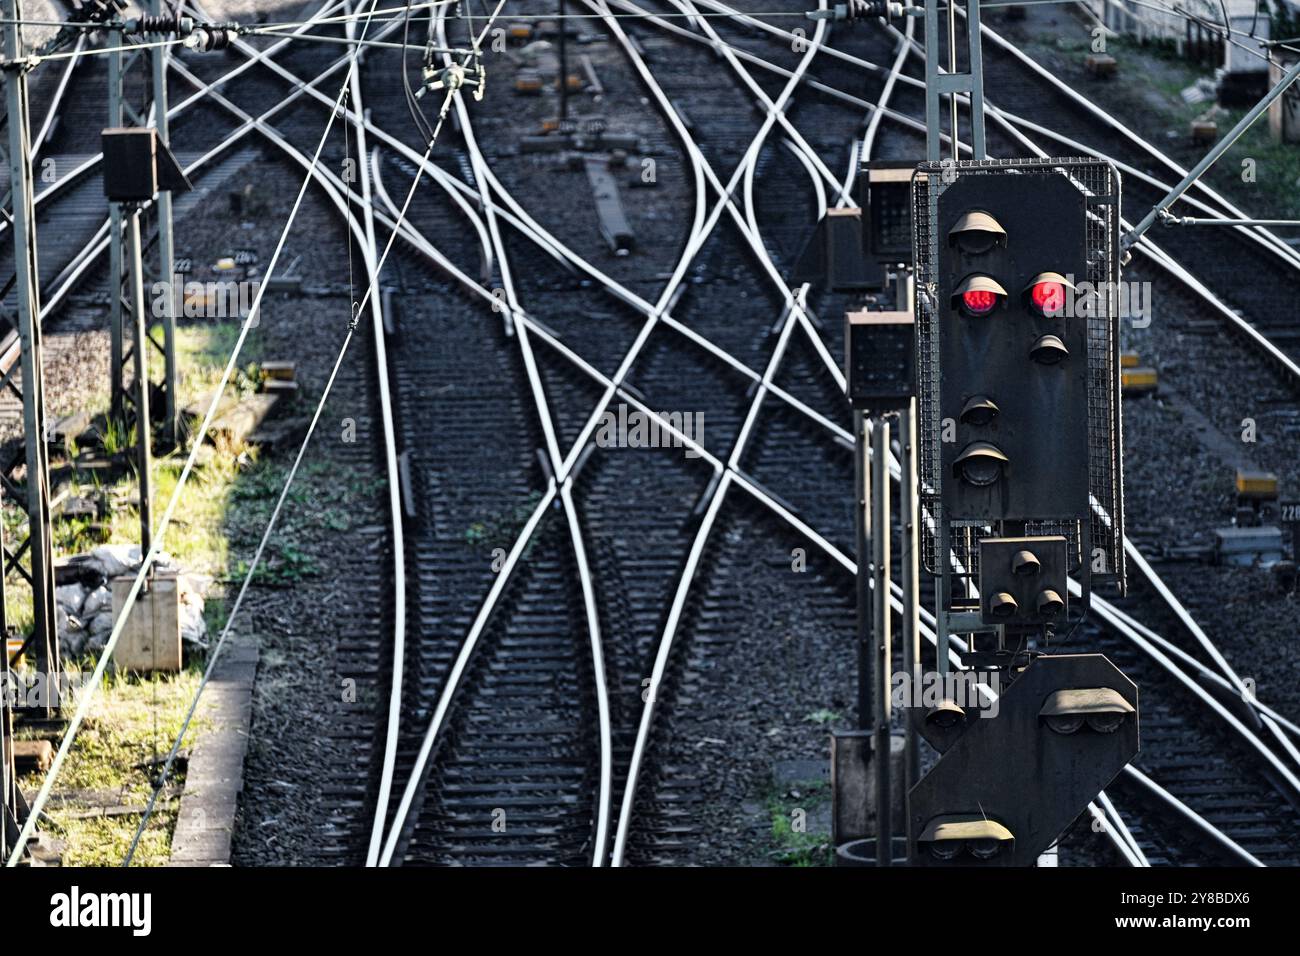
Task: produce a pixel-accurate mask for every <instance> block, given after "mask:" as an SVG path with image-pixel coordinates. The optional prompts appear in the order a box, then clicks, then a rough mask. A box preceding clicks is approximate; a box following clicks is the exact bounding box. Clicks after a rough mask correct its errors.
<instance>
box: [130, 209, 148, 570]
mask: <svg viewBox="0 0 1300 956" xmlns="http://www.w3.org/2000/svg"><path fill="white" fill-rule="evenodd" d="M140 216H141V210H140V206H139V205H133V206H131V207H130V211H129V212H128V213H127V217H128V218H127V232H128V234H129V235H130V251H129V254H128V260H129V263H130V269H131V275H130V283H131V311H132V312H133V313H134V318H135V321H134V323H132V328H131V334H132V342H131V351H132V352H133V353H135V355H134V358H135V362H134V364H135V427H136V435H135V440H136V446H137V452H138V454H137V457H136V467H137V468H139V470H140V554H141V556H142V557H143V556H144V555H145V554H148V553H149V548H150V546H151V545H152V544H153V521H152V509H151V507H150V501H151V497H152V482H151V481H150V475H151V473H152V471H153V449H152V448H151V447H150V446H151V445H152V435H151V428H150V420H149V353H148V352H146V351H145V339H146V337H147V332H146V330H145V317H144V316H145V305H144V263H143V262H142V261H141V250H140Z"/></svg>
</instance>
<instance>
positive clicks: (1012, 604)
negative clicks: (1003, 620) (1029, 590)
mask: <svg viewBox="0 0 1300 956" xmlns="http://www.w3.org/2000/svg"><path fill="white" fill-rule="evenodd" d="M1018 610H1020V605H1019V604H1017V603H1016V599H1015V598H1013V597H1012V596H1011V595H1010V594H1008V593H1007V592H1006V591H999V592H998V593H997V594H995V595H993V598H992V599H991V600H990V601H989V613H990V614H992V615H993V616H994V617H1015V616H1016V611H1018Z"/></svg>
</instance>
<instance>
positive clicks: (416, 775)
mask: <svg viewBox="0 0 1300 956" xmlns="http://www.w3.org/2000/svg"><path fill="white" fill-rule="evenodd" d="M499 9H500V7H498V10H499ZM435 22H436V24H437V31H438V37H439V40H440V42H442V43H443V44H444V45H446V43H447V38H446V17H445V14H444V12H443V11H442V10H439V11H438V14H437V18H436V21H435ZM443 58H444V63H445V64H447V65H450V64H451V62H452V60H451V58H450V55H449V54H443ZM453 107H454V108H455V110H456V115H457V117H458V120H459V126H460V132H461V136H462V138H463V140H464V143H465V148H466V151H467V152H468V154H469V157H470V162H471V166H472V168H473V170H474V178H475V180H476V181H477V182H478V183H479V199H480V208H481V209H482V211H483V214H484V217H485V219H486V226H487V231H488V235H489V237H490V239H491V242H492V244H493V247H494V255H495V259H496V262H497V265H498V269H499V274H500V276H501V284H502V287H503V289H504V292H505V297H506V303H505V304H506V306H507V307H508V308H509V309H510V311H511V313H514V312H516V311H518V310H519V299H518V294H517V292H516V290H515V287H514V282H513V279H512V275H511V271H510V263H509V259H508V258H507V256H506V254H505V247H504V244H503V243H502V240H501V234H500V227H499V225H498V222H497V219H496V207H495V204H494V202H493V200H492V197H491V193H490V187H489V186H487V185H486V183H485V182H484V177H483V176H482V174H481V171H482V168H483V167H484V166H485V165H486V160H485V158H484V156H483V154H482V151H481V150H480V149H479V146H478V143H477V140H476V138H475V136H474V131H473V126H472V124H471V122H470V118H469V112H468V110H467V109H466V107H465V102H464V99H463V98H462V97H457V98H456V99H455V101H454V103H453ZM514 331H515V338H516V341H517V343H518V347H519V351H520V357H521V360H522V362H523V364H524V368H525V371H526V374H527V376H528V380H529V385H530V387H531V389H532V392H533V401H534V407H535V411H536V413H537V416H538V420H539V424H540V425H541V428H542V431H543V434H544V436H545V439H546V446H547V455H548V457H549V460H550V471H551V476H552V477H551V478H550V484H549V489H550V491H549V496H550V497H551V498H554V496H555V491H556V486H557V478H558V481H559V488H560V491H561V503H562V504H565V506H566V507H565V511H566V515H567V519H568V526H569V532H570V540H571V544H572V546H573V549H574V557H575V563H576V565H577V568H578V575H579V580H580V583H581V588H582V594H583V604H584V607H585V609H586V618H587V629H588V641H589V643H590V647H591V652H592V672H593V676H595V675H599V681H598V685H597V687H596V698H597V723H598V732H597V737H598V743H597V746H598V754H597V756H598V761H599V764H600V768H601V771H600V777H599V784H598V789H599V793H598V798H597V800H598V805H597V813H596V816H597V819H596V838H595V840H594V841H593V843H594V846H593V855H592V865H593V866H602V865H603V864H604V852H605V842H606V839H607V833H608V819H609V806H610V802H611V800H612V788H613V776H612V770H611V767H612V730H611V726H610V717H609V704H608V689H607V687H606V686H605V684H604V673H605V670H604V657H603V650H602V646H601V639H600V628H599V615H598V611H597V609H596V604H595V588H594V586H593V584H592V581H591V573H590V569H589V567H588V565H587V561H586V552H585V549H584V547H583V543H582V528H581V524H580V522H579V520H578V515H577V511H576V509H574V508H573V507H571V505H572V498H571V490H570V484H571V477H572V476H571V475H567V474H564V473H563V472H562V464H563V462H562V458H561V454H560V449H559V443H558V440H557V438H556V436H555V430H554V421H553V419H552V417H551V413H550V407H549V403H548V401H547V398H546V393H545V390H544V389H543V387H542V384H541V378H540V373H539V372H538V369H537V365H536V360H535V357H534V355H533V351H532V345H531V343H530V341H529V337H528V330H527V327H526V326H517V327H516V328H515V330H514ZM532 527H536V524H533V525H532ZM502 574H503V575H504V570H503V572H502ZM494 584H495V582H494ZM500 593H501V592H500V591H499V590H494V591H493V592H491V594H490V595H489V599H488V602H487V604H485V606H484V610H486V611H488V612H489V613H490V611H491V609H492V607H493V606H494V605H495V603H496V601H495V598H494V597H492V596H491V595H492V594H496V595H499V594H500ZM487 616H488V615H487V614H481V615H480V618H479V620H481V621H483V622H486V620H487ZM476 623H477V622H476ZM481 633H482V629H481V627H480V628H478V629H477V630H473V629H472V630H471V633H470V634H469V635H467V637H466V639H465V641H464V643H463V644H462V645H461V655H460V656H458V658H457V665H461V666H457V667H453V669H452V672H451V674H450V675H449V676H448V678H447V681H446V682H445V683H444V684H443V686H442V690H441V692H440V694H439V699H438V705H437V709H436V711H435V713H434V718H433V719H432V720H431V721H430V723H429V726H428V727H427V729H426V731H425V735H424V740H423V742H422V745H421V748H420V752H419V754H418V755H417V758H416V762H415V765H414V767H413V768H412V771H411V774H410V776H409V777H408V779H407V783H406V786H405V788H404V789H403V793H402V799H401V801H400V803H399V804H398V808H397V811H396V812H395V814H394V817H393V823H392V826H391V829H390V831H389V834H388V839H387V841H385V842H384V844H383V848H382V851H381V850H380V849H379V842H380V834H381V830H382V825H383V821H384V817H385V815H386V814H385V811H386V809H387V807H386V806H384V807H381V808H379V809H378V810H377V812H376V818H375V827H376V829H375V837H374V840H373V842H372V846H371V850H370V855H369V857H368V860H367V863H368V865H374V864H376V863H377V864H378V865H380V866H388V865H390V864H391V863H392V861H393V857H394V854H395V852H396V851H397V849H398V846H399V844H400V843H401V841H402V834H403V831H404V829H405V821H406V818H407V815H408V814H409V812H410V808H411V805H412V803H413V801H414V797H415V793H416V791H417V790H418V789H419V788H421V787H423V786H424V783H425V772H426V769H427V767H428V761H429V758H430V756H431V754H432V750H433V745H434V743H435V742H436V741H437V739H438V735H439V733H440V731H441V728H442V722H443V719H444V718H445V716H446V714H447V713H448V712H449V711H450V709H451V706H452V704H453V702H454V699H455V695H456V692H457V691H458V689H459V687H460V678H461V676H462V675H463V674H464V666H463V665H462V662H464V663H468V660H469V658H470V656H471V655H472V653H473V650H474V647H475V646H476V645H477V642H478V635H479V634H481ZM394 756H395V754H394ZM389 767H390V765H389V764H388V763H387V762H386V772H387V773H389V774H390V775H391V769H389Z"/></svg>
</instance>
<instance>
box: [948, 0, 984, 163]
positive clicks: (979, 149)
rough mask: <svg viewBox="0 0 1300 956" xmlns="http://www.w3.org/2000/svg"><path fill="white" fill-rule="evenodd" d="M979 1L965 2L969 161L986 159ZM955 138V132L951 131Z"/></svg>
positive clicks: (968, 0)
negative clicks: (968, 76)
mask: <svg viewBox="0 0 1300 956" xmlns="http://www.w3.org/2000/svg"><path fill="white" fill-rule="evenodd" d="M980 30H981V27H980V0H966V59H967V61H968V62H967V64H966V66H967V69H969V70H970V80H969V82H968V83H967V86H968V88H969V89H968V92H969V95H970V147H971V159H988V152H987V150H986V149H985V146H984V53H983V47H982V46H981V43H982V40H983V38H982V37H981V36H980ZM953 135H954V136H956V135H957V133H956V130H954V131H953Z"/></svg>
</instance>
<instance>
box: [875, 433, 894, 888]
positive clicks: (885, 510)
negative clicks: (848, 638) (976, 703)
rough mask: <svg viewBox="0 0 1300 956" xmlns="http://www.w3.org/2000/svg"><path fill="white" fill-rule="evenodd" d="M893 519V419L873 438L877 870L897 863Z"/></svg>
mask: <svg viewBox="0 0 1300 956" xmlns="http://www.w3.org/2000/svg"><path fill="white" fill-rule="evenodd" d="M889 518H890V515H889V419H887V418H885V417H884V416H883V415H882V416H880V417H879V418H877V419H876V420H875V423H874V428H873V429H872V434H871V562H872V581H873V583H874V588H873V591H874V592H875V593H874V595H873V600H872V610H873V611H874V615H873V616H874V618H875V620H874V622H873V627H872V631H873V636H874V641H873V648H872V650H873V662H874V666H873V668H872V670H873V671H874V675H873V676H874V678H875V679H874V681H873V682H872V683H873V686H874V690H875V705H876V706H875V714H874V718H875V728H874V729H875V733H874V739H873V742H872V744H873V746H872V749H873V750H874V759H875V761H876V865H877V866H889V865H890V864H891V863H892V862H893V855H894V853H893V842H894V841H893V835H894V829H893V820H892V813H891V810H892V809H893V808H892V806H891V788H890V779H889V778H890V765H889V764H890V752H889V751H890V700H889V687H890V671H891V670H892V666H891V665H892V646H891V641H890V623H891V619H890V607H889V593H890V584H889V582H890V575H889V563H890V553H889V552H890V540H889V539H890V520H889Z"/></svg>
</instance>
